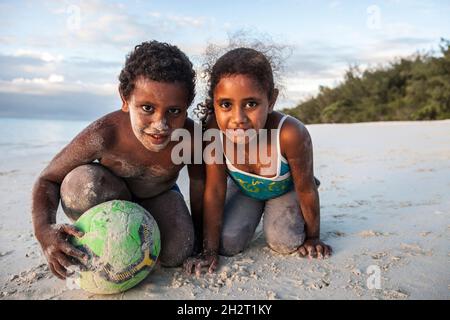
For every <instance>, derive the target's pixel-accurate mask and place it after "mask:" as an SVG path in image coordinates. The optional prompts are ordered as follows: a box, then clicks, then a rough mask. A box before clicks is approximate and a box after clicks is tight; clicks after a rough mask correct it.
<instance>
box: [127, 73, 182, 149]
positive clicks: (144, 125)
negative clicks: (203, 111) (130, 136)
mask: <svg viewBox="0 0 450 320" xmlns="http://www.w3.org/2000/svg"><path fill="white" fill-rule="evenodd" d="M187 101H188V93H187V90H186V89H185V87H184V85H183V84H180V83H177V82H173V83H168V82H158V81H153V80H149V79H145V78H143V77H140V78H138V79H137V80H136V82H135V85H134V90H133V92H132V93H131V95H130V97H129V98H128V100H125V99H124V98H123V97H122V102H123V105H122V111H124V112H129V114H130V121H131V127H132V129H133V132H134V134H135V136H136V138H137V139H138V140H139V141H140V142H141V143H142V144H143V145H144V147H146V148H147V149H148V150H150V151H155V152H158V151H161V150H163V149H164V148H165V147H166V146H167V145H168V144H169V143H170V137H171V134H172V133H173V131H174V130H175V129H179V128H182V127H183V126H184V122H185V120H186V117H187V109H188V105H187Z"/></svg>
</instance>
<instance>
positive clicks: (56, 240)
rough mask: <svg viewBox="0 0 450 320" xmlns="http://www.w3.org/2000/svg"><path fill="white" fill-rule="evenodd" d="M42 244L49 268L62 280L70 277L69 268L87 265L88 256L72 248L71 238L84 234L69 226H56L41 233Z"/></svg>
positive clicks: (40, 241) (39, 238) (40, 240)
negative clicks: (76, 265) (75, 265)
mask: <svg viewBox="0 0 450 320" xmlns="http://www.w3.org/2000/svg"><path fill="white" fill-rule="evenodd" d="M39 235H40V236H39V237H38V241H39V243H40V244H41V247H42V250H43V251H44V254H45V257H46V259H47V262H48V266H49V268H50V270H51V271H52V273H53V274H54V275H55V276H57V277H58V278H60V279H65V278H66V277H67V276H68V273H67V268H69V266H71V265H74V264H86V263H87V261H88V255H87V254H85V253H84V252H82V251H80V250H78V249H77V248H75V247H74V246H72V245H71V244H70V243H69V241H68V239H69V236H74V237H77V238H80V237H82V236H83V232H81V231H78V230H77V229H76V228H75V227H74V226H71V225H69V224H54V225H51V226H49V227H48V228H45V230H42V231H41V232H40V233H39Z"/></svg>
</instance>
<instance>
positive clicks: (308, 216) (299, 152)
mask: <svg viewBox="0 0 450 320" xmlns="http://www.w3.org/2000/svg"><path fill="white" fill-rule="evenodd" d="M281 140H282V146H283V147H282V150H283V151H284V153H285V155H286V159H287V160H288V162H289V167H290V171H291V174H292V178H293V180H294V185H295V190H296V192H297V195H298V197H299V203H300V208H301V212H302V214H303V218H304V220H305V233H306V240H305V242H304V244H303V245H302V246H300V248H299V253H300V254H301V255H302V256H307V255H308V256H310V257H316V256H318V257H323V256H329V255H330V254H331V247H329V246H328V245H326V244H325V243H323V242H322V241H320V202H319V193H318V191H317V186H316V183H315V179H314V167H313V148H312V142H311V136H310V135H309V132H308V130H307V129H306V127H305V126H304V125H303V124H302V123H301V122H300V121H298V120H295V119H291V118H290V119H288V120H287V121H286V122H285V125H284V126H283V130H282V134H281Z"/></svg>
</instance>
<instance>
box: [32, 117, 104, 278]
mask: <svg viewBox="0 0 450 320" xmlns="http://www.w3.org/2000/svg"><path fill="white" fill-rule="evenodd" d="M103 131H104V129H103V128H101V127H100V125H99V124H98V123H97V122H94V123H93V124H91V125H90V126H88V127H87V128H86V129H84V130H83V131H82V132H81V133H80V134H79V135H78V136H76V137H75V139H73V140H72V142H70V143H69V144H68V145H67V146H66V147H65V148H64V149H63V150H62V151H61V152H59V153H58V154H57V155H56V156H55V157H54V158H53V160H52V161H51V162H50V164H49V165H48V166H47V167H46V168H45V169H44V170H43V171H42V173H41V174H40V176H39V177H38V179H37V181H36V183H35V184H34V187H33V191H32V220H33V228H34V233H35V236H36V238H37V240H38V241H39V243H40V245H41V247H42V249H43V251H44V254H45V256H46V258H47V261H48V263H49V267H50V269H51V270H52V272H53V273H54V274H55V275H56V276H58V277H59V278H65V277H66V275H67V271H66V269H67V267H68V266H70V265H72V264H73V262H74V260H73V258H75V259H77V260H81V261H85V260H86V258H87V257H86V255H85V254H84V253H83V252H81V251H79V250H77V249H75V248H74V247H73V246H71V245H70V244H69V242H68V241H67V238H68V235H72V236H78V237H79V236H82V233H81V232H79V231H78V230H76V229H75V228H74V227H73V226H71V225H56V212H57V209H58V205H59V200H60V194H59V192H60V185H61V183H62V181H63V179H64V177H65V176H66V175H67V174H68V173H69V172H70V171H72V170H73V169H74V168H76V167H78V166H80V165H83V164H87V163H91V162H92V161H94V160H95V159H98V158H100V157H101V154H102V150H103V148H104V145H105V143H106V141H105V139H104V138H103V137H105V136H104V134H103Z"/></svg>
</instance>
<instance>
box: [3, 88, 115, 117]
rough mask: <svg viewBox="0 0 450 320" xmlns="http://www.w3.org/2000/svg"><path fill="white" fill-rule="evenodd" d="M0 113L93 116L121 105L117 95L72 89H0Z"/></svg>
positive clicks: (37, 115)
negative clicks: (47, 91) (61, 91)
mask: <svg viewBox="0 0 450 320" xmlns="http://www.w3.org/2000/svg"><path fill="white" fill-rule="evenodd" d="M0 101H1V104H0V117H14V118H44V119H71V120H89V121H92V120H95V119H97V118H99V117H101V116H103V115H105V114H107V113H109V112H112V111H114V110H119V109H120V99H119V98H118V97H117V96H99V95H95V94H90V93H80V92H71V93H65V94H57V95H32V94H27V95H24V94H20V93H5V92H0Z"/></svg>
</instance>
